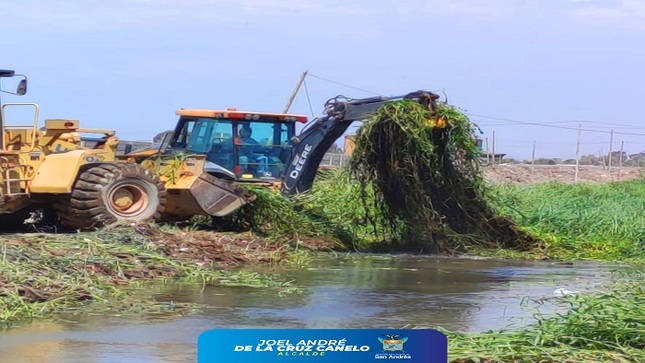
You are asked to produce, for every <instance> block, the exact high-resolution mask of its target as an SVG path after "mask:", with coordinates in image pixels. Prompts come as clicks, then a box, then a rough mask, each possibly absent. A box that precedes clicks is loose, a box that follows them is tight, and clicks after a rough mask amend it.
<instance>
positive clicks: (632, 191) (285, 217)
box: [238, 170, 645, 262]
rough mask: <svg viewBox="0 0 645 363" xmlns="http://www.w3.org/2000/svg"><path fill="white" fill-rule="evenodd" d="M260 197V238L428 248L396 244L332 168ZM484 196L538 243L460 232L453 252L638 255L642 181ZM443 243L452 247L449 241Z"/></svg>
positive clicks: (642, 248)
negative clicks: (287, 190)
mask: <svg viewBox="0 0 645 363" xmlns="http://www.w3.org/2000/svg"><path fill="white" fill-rule="evenodd" d="M262 198H263V202H262V203H263V204H262V208H259V209H255V210H250V211H249V215H253V216H254V217H253V218H254V219H253V220H252V222H253V223H250V222H247V225H248V226H253V227H249V228H251V229H252V230H254V231H256V232H258V233H264V234H265V235H267V236H272V235H276V237H277V235H279V236H282V237H285V236H289V238H299V237H302V236H318V237H320V236H326V237H328V238H329V239H330V240H333V241H336V242H338V243H339V244H342V246H343V247H344V248H346V249H348V250H356V251H363V252H368V251H376V252H382V251H412V252H419V251H425V252H429V251H432V249H431V248H430V245H429V243H428V241H423V240H418V241H415V242H416V243H411V242H410V241H408V242H407V244H402V243H397V242H395V241H394V239H393V236H392V235H391V234H389V233H388V229H387V228H385V227H382V226H381V227H379V222H382V221H379V220H378V214H377V213H375V212H374V210H367V209H368V207H366V206H365V203H363V202H362V201H361V199H360V198H361V193H360V186H359V185H358V184H357V183H356V182H355V181H353V180H352V179H351V178H350V177H349V176H348V175H347V174H346V173H344V172H341V171H339V170H333V171H326V172H323V173H321V174H320V176H319V177H318V179H317V181H316V183H315V184H314V187H313V188H312V190H311V191H310V192H309V193H307V194H304V195H302V196H300V197H299V198H297V199H296V200H295V202H294V203H288V202H285V201H284V199H282V198H281V197H279V196H277V195H275V194H273V195H272V194H267V195H266V196H263V197H262ZM487 198H488V200H489V202H490V203H491V205H492V206H493V208H495V210H496V211H497V213H499V214H500V215H502V216H504V217H507V218H510V219H512V220H513V221H515V222H516V224H517V225H518V226H519V228H521V229H522V230H523V231H525V232H527V233H528V234H530V235H532V236H535V237H536V238H535V239H536V240H537V241H538V242H537V243H535V244H534V245H533V246H531V248H530V249H528V250H524V251H521V252H520V251H518V250H513V249H501V248H499V246H498V244H496V243H493V242H491V243H490V244H489V245H485V244H484V245H482V244H481V242H480V241H477V243H472V244H470V243H469V239H468V235H465V236H461V238H460V239H459V240H458V242H459V244H458V247H456V248H454V249H453V251H454V252H455V253H464V252H467V253H475V254H479V255H496V256H505V257H516V258H554V259H565V260H571V259H596V260H607V261H635V262H638V261H644V260H645V240H644V239H643V236H645V214H643V212H642V211H643V210H645V181H642V180H631V181H622V182H614V183H606V184H582V183H581V184H567V183H558V182H551V183H544V184H533V185H489V186H488V187H487ZM273 199H277V200H276V201H274V200H273ZM338 201H342V203H339V202H338ZM249 208H252V206H250V207H249ZM253 212H255V213H253ZM276 215H278V216H280V218H276V217H275V216H276ZM374 216H376V220H375V219H374V218H375V217H374ZM370 217H371V218H372V219H371V220H370ZM238 225H239V224H238ZM444 237H446V236H444ZM449 237H450V236H447V238H449ZM450 242H451V243H452V246H454V245H455V243H454V242H455V241H450ZM432 243H442V242H441V241H432ZM424 248H425V249H424Z"/></svg>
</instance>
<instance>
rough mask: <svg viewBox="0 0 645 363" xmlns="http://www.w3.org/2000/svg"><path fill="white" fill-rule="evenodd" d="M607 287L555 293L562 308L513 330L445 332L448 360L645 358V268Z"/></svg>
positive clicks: (462, 362)
mask: <svg viewBox="0 0 645 363" xmlns="http://www.w3.org/2000/svg"><path fill="white" fill-rule="evenodd" d="M626 277H627V278H628V279H626V280H625V279H622V280H621V281H620V282H618V283H616V284H615V285H613V286H611V287H610V288H608V289H607V290H606V291H603V292H598V293H594V294H589V295H574V296H571V297H564V298H559V299H561V301H560V304H561V305H563V306H564V307H566V308H568V310H567V312H566V313H563V314H557V315H537V316H536V321H537V322H536V323H534V324H533V325H530V326H528V327H526V328H524V329H522V330H517V331H491V332H486V333H483V334H460V333H455V332H447V331H444V333H446V334H447V335H448V338H449V355H450V361H451V362H455V363H457V362H459V363H480V362H485V363H493V362H544V363H546V362H549V363H550V362H571V363H575V362H645V353H644V350H645V273H643V272H642V271H641V272H635V273H633V274H631V275H629V276H626Z"/></svg>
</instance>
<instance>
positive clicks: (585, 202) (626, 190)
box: [491, 180, 645, 261]
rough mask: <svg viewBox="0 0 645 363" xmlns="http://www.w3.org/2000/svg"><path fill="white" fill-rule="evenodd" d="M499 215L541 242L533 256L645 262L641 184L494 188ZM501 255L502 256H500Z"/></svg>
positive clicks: (643, 188) (644, 199) (644, 186)
mask: <svg viewBox="0 0 645 363" xmlns="http://www.w3.org/2000/svg"><path fill="white" fill-rule="evenodd" d="M491 200H492V201H493V203H494V205H495V206H496V208H497V209H498V210H499V211H500V213H502V214H504V215H508V216H510V217H511V218H513V219H514V220H516V221H517V222H518V223H519V224H520V225H521V226H522V227H523V228H524V229H525V230H527V231H529V232H530V233H532V234H534V235H536V236H538V237H540V239H541V240H543V241H544V243H543V244H541V245H538V246H535V248H534V249H533V251H532V252H534V253H535V254H537V255H544V256H549V257H552V258H558V259H598V260H609V261H644V260H645V237H644V236H645V214H644V213H643V211H644V210H645V181H643V180H631V181H623V182H614V183H605V184H589V183H587V184H566V183H557V182H551V183H544V184H535V185H524V186H522V185H515V186H505V185H498V186H495V187H493V188H491ZM502 253H503V252H502Z"/></svg>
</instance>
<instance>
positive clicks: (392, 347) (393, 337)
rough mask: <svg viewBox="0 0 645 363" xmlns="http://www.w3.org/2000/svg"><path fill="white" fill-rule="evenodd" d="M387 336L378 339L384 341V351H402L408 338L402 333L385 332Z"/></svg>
mask: <svg viewBox="0 0 645 363" xmlns="http://www.w3.org/2000/svg"><path fill="white" fill-rule="evenodd" d="M383 336H384V337H385V338H381V337H379V338H378V340H379V341H380V342H381V343H383V351H386V352H402V351H403V343H405V342H406V341H407V340H408V338H407V337H402V336H401V335H400V334H383Z"/></svg>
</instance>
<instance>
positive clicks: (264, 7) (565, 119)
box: [0, 0, 645, 159]
mask: <svg viewBox="0 0 645 363" xmlns="http://www.w3.org/2000/svg"><path fill="white" fill-rule="evenodd" d="M0 31H1V32H2V40H1V41H0V44H1V45H2V48H1V50H0V54H2V56H0V69H2V68H4V69H14V70H16V72H19V73H24V74H27V75H28V77H29V92H28V94H27V95H25V96H23V97H20V98H18V97H15V96H13V97H12V96H7V95H4V94H3V95H2V96H3V101H4V102H10V101H11V102H36V103H38V104H39V106H40V115H39V117H40V119H41V122H42V120H44V119H47V118H69V119H79V120H80V122H81V125H82V126H83V127H87V128H110V129H114V130H116V131H117V135H118V136H119V137H120V138H121V139H123V140H140V141H151V140H152V138H153V137H154V135H156V134H158V133H159V132H162V131H164V130H169V129H172V128H173V127H174V124H175V122H176V120H177V116H176V115H175V111H176V110H177V109H179V108H226V107H236V108H238V109H245V110H257V111H266V112H280V111H282V109H283V108H284V107H285V104H286V102H287V100H288V98H289V96H290V94H291V92H292V91H293V89H294V87H295V85H296V82H297V80H298V78H299V77H300V75H301V73H302V72H303V71H304V70H308V71H309V75H308V76H307V77H306V82H305V85H306V87H302V88H301V89H300V91H299V93H298V95H297V97H296V99H295V101H294V103H293V104H292V106H291V108H290V112H293V113H299V114H304V115H307V116H309V117H310V118H313V117H314V116H321V115H322V110H323V105H324V103H325V101H326V100H327V99H329V98H332V97H334V96H337V95H344V96H347V97H351V98H363V97H371V96H374V95H382V96H398V95H404V94H406V93H408V92H412V91H417V90H427V91H433V92H437V93H439V94H441V95H442V100H444V101H445V100H446V97H447V102H448V103H450V104H452V105H454V106H456V107H459V108H460V109H462V110H463V111H464V112H466V113H467V114H468V116H469V117H470V119H471V120H472V121H473V122H474V123H475V124H476V125H477V126H479V128H480V129H481V132H482V134H478V136H480V137H482V138H483V139H484V140H485V145H488V149H489V150H490V151H492V150H493V147H494V149H495V152H497V153H505V154H507V156H508V157H514V158H519V159H522V158H523V159H530V158H531V157H532V155H533V147H534V145H535V155H536V157H548V158H553V157H562V158H565V159H566V158H575V155H576V147H577V141H578V140H579V142H580V145H579V150H580V151H579V152H580V155H586V154H594V155H598V154H600V153H607V152H608V151H609V149H610V140H611V141H613V142H612V148H611V149H612V150H613V151H618V150H620V148H621V145H622V147H623V148H624V151H626V152H627V153H628V154H630V153H638V152H641V151H645V117H644V116H643V115H642V112H641V107H642V105H643V103H644V101H643V96H644V95H645V92H643V87H644V85H645V0H369V1H368V0H361V1H359V0H343V1H340V0H307V1H303V0H236V1H233V0H181V1H170V0H110V1H104V0H103V1H101V0H75V1H71V0H57V1H50V0H21V1H11V2H5V3H3V7H2V20H1V22H0ZM5 86H6V84H5ZM354 126H359V125H358V124H357V125H354ZM579 128H581V129H582V131H581V132H580V137H579V138H578V134H579V131H578V129H579ZM355 130H356V128H355V127H353V128H350V132H353V131H355ZM612 130H613V132H614V133H613V138H612V135H611V131H612ZM338 143H339V144H342V140H339V141H338Z"/></svg>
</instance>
